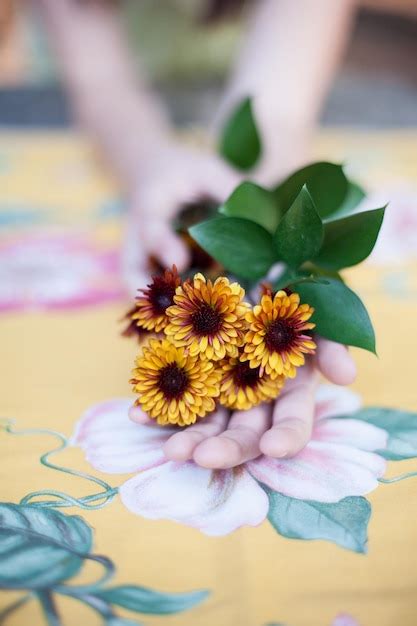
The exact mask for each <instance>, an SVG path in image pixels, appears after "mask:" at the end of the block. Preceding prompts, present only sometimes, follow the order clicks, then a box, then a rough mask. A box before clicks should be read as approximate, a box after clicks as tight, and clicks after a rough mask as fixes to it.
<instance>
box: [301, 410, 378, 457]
mask: <svg viewBox="0 0 417 626" xmlns="http://www.w3.org/2000/svg"><path fill="white" fill-rule="evenodd" d="M312 439H313V440H315V441H327V442H328V443H340V444H344V445H347V446H353V447H354V448H359V449H360V450H369V451H371V452H372V451H374V450H383V449H384V448H386V447H387V442H388V433H387V432H386V431H385V430H383V429H382V428H378V426H374V425H373V424H368V423H367V422H362V421H361V420H356V419H350V418H347V419H337V418H334V419H326V420H320V421H319V422H317V424H315V426H314V431H313V437H312Z"/></svg>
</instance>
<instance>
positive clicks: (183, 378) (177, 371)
mask: <svg viewBox="0 0 417 626" xmlns="http://www.w3.org/2000/svg"><path fill="white" fill-rule="evenodd" d="M158 382H159V388H160V390H161V391H162V393H163V394H164V396H165V397H166V398H168V399H169V400H173V399H177V398H180V397H181V396H182V394H183V393H184V391H185V390H186V389H187V386H188V376H187V374H186V373H185V372H184V370H183V369H182V368H180V367H178V365H176V364H175V363H171V364H170V365H167V366H166V367H164V368H163V369H161V371H160V373H159V381H158Z"/></svg>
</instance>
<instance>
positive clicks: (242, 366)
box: [233, 362, 259, 387]
mask: <svg viewBox="0 0 417 626" xmlns="http://www.w3.org/2000/svg"><path fill="white" fill-rule="evenodd" d="M233 380H234V381H235V384H236V385H237V386H238V387H256V385H257V384H258V382H259V367H254V368H253V369H252V368H251V367H249V363H247V362H246V363H238V364H237V365H236V366H235V368H234V370H233Z"/></svg>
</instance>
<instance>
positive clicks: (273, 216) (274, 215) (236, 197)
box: [219, 181, 280, 233]
mask: <svg viewBox="0 0 417 626" xmlns="http://www.w3.org/2000/svg"><path fill="white" fill-rule="evenodd" d="M219 211H220V213H222V214H223V215H228V216H229V217H244V218H246V219H248V220H251V221H252V222H256V223H257V224H259V225H260V226H263V227H264V228H265V229H266V230H268V231H269V232H270V233H273V232H275V229H276V227H277V226H278V222H279V219H280V214H279V211H278V208H277V207H276V205H275V201H274V196H273V194H272V192H271V191H269V190H268V189H263V187H259V185H255V183H251V182H250V181H244V182H243V183H242V184H241V185H239V187H237V188H236V189H235V190H234V192H233V193H232V195H231V196H230V197H229V198H228V199H227V200H226V202H225V203H224V205H223V206H221V207H220V208H219Z"/></svg>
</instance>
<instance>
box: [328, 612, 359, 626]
mask: <svg viewBox="0 0 417 626" xmlns="http://www.w3.org/2000/svg"><path fill="white" fill-rule="evenodd" d="M331 626H360V624H359V622H358V621H357V620H356V619H355V618H354V617H352V616H351V615H348V613H340V615H336V617H335V618H334V620H333V621H332V623H331Z"/></svg>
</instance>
